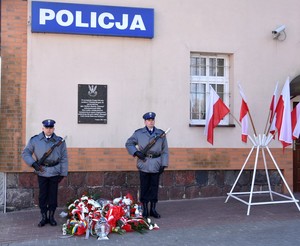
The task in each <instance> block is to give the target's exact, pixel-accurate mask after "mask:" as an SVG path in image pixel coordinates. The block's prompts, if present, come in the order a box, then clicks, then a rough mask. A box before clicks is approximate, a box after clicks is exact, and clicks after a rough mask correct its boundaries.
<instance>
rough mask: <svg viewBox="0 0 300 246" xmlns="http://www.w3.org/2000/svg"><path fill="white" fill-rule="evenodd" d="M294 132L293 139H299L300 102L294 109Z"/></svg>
mask: <svg viewBox="0 0 300 246" xmlns="http://www.w3.org/2000/svg"><path fill="white" fill-rule="evenodd" d="M292 132H293V139H298V138H299V135H300V103H298V104H297V105H296V107H295V108H294V109H293V111H292Z"/></svg>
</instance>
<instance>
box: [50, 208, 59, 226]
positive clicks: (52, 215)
mask: <svg viewBox="0 0 300 246" xmlns="http://www.w3.org/2000/svg"><path fill="white" fill-rule="evenodd" d="M54 213H55V211H49V223H50V225H52V226H56V225H57V223H56V221H55V219H54Z"/></svg>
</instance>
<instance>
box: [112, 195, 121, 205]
mask: <svg viewBox="0 0 300 246" xmlns="http://www.w3.org/2000/svg"><path fill="white" fill-rule="evenodd" d="M121 200H122V197H117V198H115V199H114V200H113V204H115V205H118V204H119V203H120V201H121Z"/></svg>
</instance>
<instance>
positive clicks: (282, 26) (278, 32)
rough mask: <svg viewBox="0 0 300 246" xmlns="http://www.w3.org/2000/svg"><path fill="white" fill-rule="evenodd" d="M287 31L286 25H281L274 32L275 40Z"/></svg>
mask: <svg viewBox="0 0 300 246" xmlns="http://www.w3.org/2000/svg"><path fill="white" fill-rule="evenodd" d="M284 30H285V25H281V26H279V27H277V28H276V29H275V30H273V31H272V34H273V36H274V38H276V37H278V36H279V35H280V33H281V32H283V31H284Z"/></svg>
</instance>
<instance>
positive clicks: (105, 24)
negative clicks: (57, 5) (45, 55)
mask: <svg viewBox="0 0 300 246" xmlns="http://www.w3.org/2000/svg"><path fill="white" fill-rule="evenodd" d="M83 17H84V16H83V14H82V12H81V11H76V12H75V16H74V14H73V13H72V12H71V11H69V10H64V9H62V10H59V11H58V12H57V13H55V12H54V11H53V10H52V9H44V8H41V9H40V14H39V24H40V25H46V24H47V23H48V22H51V21H56V23H57V24H58V25H60V26H64V27H67V26H71V25H72V24H73V23H74V21H75V26H76V27H84V28H89V27H91V28H97V24H98V25H99V26H100V27H101V28H103V29H111V28H113V27H114V26H115V27H116V28H117V29H119V30H125V29H127V28H128V26H129V18H128V14H122V22H119V21H115V17H114V15H113V14H111V13H109V12H103V13H100V14H99V13H97V12H90V16H89V17H90V18H89V22H83V19H84V18H83ZM129 29H130V30H137V29H139V30H142V31H145V30H146V27H145V24H144V21H143V18H142V16H141V15H134V16H133V19H132V22H131V23H130V27H129Z"/></svg>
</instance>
